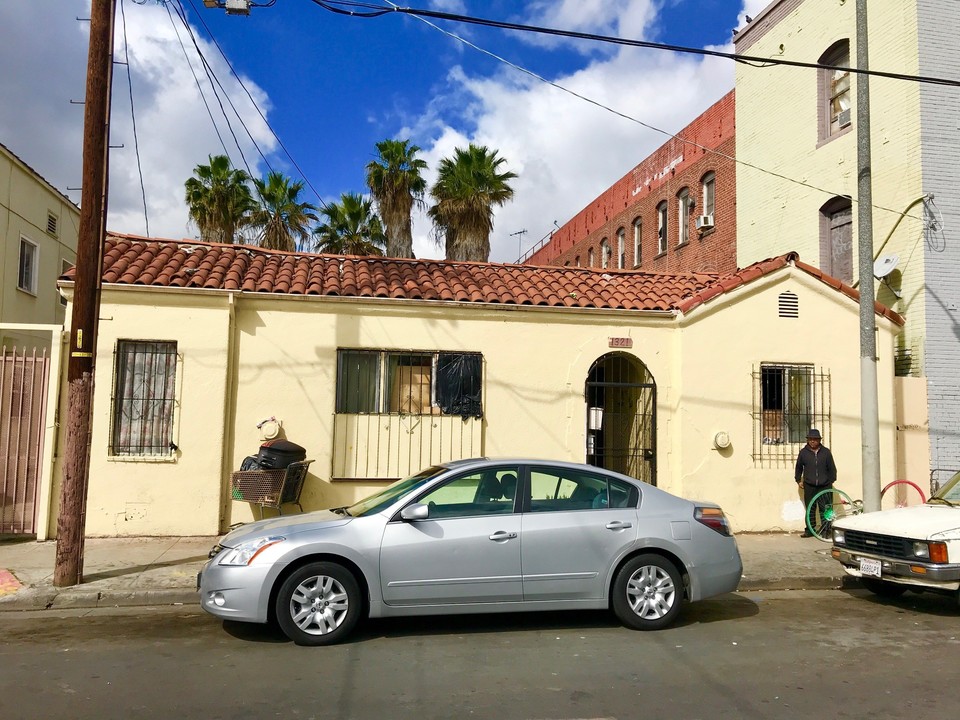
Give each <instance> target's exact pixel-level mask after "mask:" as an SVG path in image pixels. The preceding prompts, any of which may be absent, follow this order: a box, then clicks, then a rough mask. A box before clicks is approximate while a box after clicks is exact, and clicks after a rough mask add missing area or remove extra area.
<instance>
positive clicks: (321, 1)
mask: <svg viewBox="0 0 960 720" xmlns="http://www.w3.org/2000/svg"><path fill="white" fill-rule="evenodd" d="M334 1H335V0H334ZM311 2H313V3H314V4H316V5H319V6H321V7H323V8H325V9H328V10H331V11H332V12H335V13H337V14H341V15H349V16H351V17H363V18H370V17H380V16H382V15H386V14H388V13H391V12H394V10H393V9H392V8H384V7H383V6H382V5H372V4H369V3H358V2H344V1H341V2H337V4H340V5H350V6H356V7H366V8H379V10H377V11H371V12H368V13H353V12H349V11H345V10H341V9H338V8H331V7H328V5H329V4H330V3H329V2H327V1H326V0H311ZM384 2H386V3H387V4H388V5H391V6H393V7H394V8H397V10H396V11H398V12H402V11H405V10H409V9H404V8H399V6H397V5H395V4H394V3H393V2H391V0H384ZM407 14H409V15H411V16H412V17H414V18H415V19H417V20H419V21H420V22H422V23H424V24H425V25H427V26H429V27H431V28H433V29H434V30H436V31H437V32H440V33H442V34H444V35H446V36H448V37H450V38H452V39H454V40H456V41H458V42H460V43H462V44H464V45H466V46H468V47H470V48H472V49H474V50H476V51H477V52H480V53H482V54H484V55H487V56H489V57H491V58H493V59H494V60H497V61H498V62H501V63H503V64H505V65H507V66H509V67H511V68H513V69H515V70H517V71H519V72H521V73H525V74H527V75H529V76H530V77H532V78H534V79H536V80H538V81H540V82H543V83H545V84H547V85H550V86H551V87H554V88H556V89H557V90H560V91H561V92H565V93H567V94H569V95H571V96H573V97H575V98H577V99H579V100H582V101H584V102H586V103H589V104H591V105H594V106H596V107H598V108H600V109H602V110H605V111H606V112H609V113H612V114H613V115H616V116H618V117H621V118H623V119H624V120H628V121H630V122H633V123H636V124H637V125H640V126H641V127H644V128H647V129H648V130H652V131H653V132H656V133H659V134H661V135H665V136H666V137H669V138H671V139H673V140H676V141H678V142H681V143H684V144H686V145H690V146H692V147H694V148H696V149H698V150H702V151H704V152H706V153H709V154H711V155H714V156H716V157H719V158H722V159H725V160H729V161H730V162H732V163H735V164H736V165H740V166H742V167H746V168H750V169H751V170H756V171H758V172H761V173H763V174H765V175H769V176H771V177H775V178H778V179H780V180H785V181H787V182H790V183H793V184H795V185H799V186H801V187H805V188H807V189H809V190H815V191H817V192H822V193H825V194H827V195H830V196H831V197H850V201H851V202H852V203H856V204H859V202H860V201H859V199H857V198H855V197H851V196H849V195H847V194H846V193H843V192H836V191H833V190H829V189H827V188H823V187H820V186H818V185H814V184H812V183H809V182H806V181H805V180H798V179H796V178H792V177H790V176H788V175H784V174H783V173H779V172H777V171H775V170H770V169H768V168H764V167H761V166H759V165H756V164H754V163H751V162H747V161H746V160H742V159H739V158H737V157H735V156H733V155H728V154H726V153H723V152H721V151H719V150H716V149H714V148H710V147H707V146H705V145H701V144H700V143H697V142H694V141H693V140H688V139H686V138H684V137H681V136H680V135H677V134H675V133H671V132H670V131H668V130H663V129H661V128H658V127H656V126H655V125H651V124H649V123H646V122H644V121H642V120H640V119H638V118H635V117H633V116H631V115H627V114H626V113H624V112H621V111H619V110H616V109H614V108H611V107H609V106H608V105H604V104H603V103H601V102H599V101H597V100H593V99H592V98H589V97H587V96H585V95H582V94H581V93H578V92H576V91H574V90H571V89H569V88H567V87H565V86H563V85H561V84H559V83H557V82H554V81H553V80H548V79H547V78H545V77H543V76H542V75H539V74H538V73H536V72H534V71H532V70H529V69H527V68H525V67H523V66H521V65H518V64H516V63H514V62H512V61H510V60H507V59H506V58H503V57H501V56H499V55H497V54H496V53H493V52H491V51H489V50H487V49H485V48H483V47H480V46H479V45H476V44H475V43H472V42H470V41H469V40H467V39H465V38H463V37H461V36H460V35H457V34H456V33H453V32H450V31H448V30H445V29H443V28H441V27H440V26H438V25H436V24H435V23H432V22H430V21H429V20H427V19H426V17H425V16H427V15H430V16H433V15H441V16H444V19H456V18H459V17H464V18H467V16H457V15H453V14H451V13H434V12H433V11H423V12H420V11H417V12H415V13H414V12H410V13H407ZM468 19H469V20H476V18H468ZM478 24H484V25H490V26H493V27H496V26H498V25H499V24H497V23H494V22H493V21H483V22H480V23H478ZM502 25H506V26H510V27H508V28H507V29H519V28H528V27H529V28H534V27H535V26H520V25H517V24H516V23H502ZM514 26H515V27H514ZM554 34H569V33H567V31H556V33H554ZM572 35H574V36H580V35H583V36H585V37H584V39H592V36H590V35H589V34H587V33H572ZM596 37H597V38H603V37H606V36H596ZM613 39H614V38H612V39H611V40H613ZM634 42H635V43H637V44H638V45H639V46H642V47H655V48H657V49H671V48H674V47H681V46H671V45H662V44H658V43H645V42H642V41H632V42H623V43H620V44H625V45H629V44H633V43H634ZM701 54H705V53H701ZM706 54H713V53H706ZM726 55H730V53H727V54H726ZM740 57H741V58H748V56H740ZM748 59H749V60H751V61H752V60H763V59H762V58H748ZM813 66H814V67H817V68H833V69H843V70H849V69H850V68H841V67H839V66H837V67H834V66H827V65H813ZM871 72H872V71H871ZM958 85H960V83H958ZM871 207H872V208H874V209H877V210H882V211H884V212H888V213H894V214H896V215H899V214H900V211H899V210H894V209H893V208H888V207H885V206H883V205H877V204H871ZM908 217H910V218H912V219H914V220H921V221H922V218H918V217H916V216H914V215H909V216H908Z"/></svg>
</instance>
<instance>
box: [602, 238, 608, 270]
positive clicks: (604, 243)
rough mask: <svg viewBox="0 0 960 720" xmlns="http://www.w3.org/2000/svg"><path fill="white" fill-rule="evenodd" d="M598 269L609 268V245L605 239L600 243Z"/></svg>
mask: <svg viewBox="0 0 960 720" xmlns="http://www.w3.org/2000/svg"><path fill="white" fill-rule="evenodd" d="M600 267H602V268H607V267H610V243H608V242H607V239H606V238H604V239H603V240H601V241H600Z"/></svg>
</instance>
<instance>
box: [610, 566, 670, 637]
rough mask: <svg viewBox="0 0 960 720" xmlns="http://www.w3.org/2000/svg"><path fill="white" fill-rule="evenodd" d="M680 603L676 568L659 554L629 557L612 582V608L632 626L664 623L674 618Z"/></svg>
mask: <svg viewBox="0 0 960 720" xmlns="http://www.w3.org/2000/svg"><path fill="white" fill-rule="evenodd" d="M682 603H683V584H682V580H681V578H680V571H679V570H677V568H676V566H674V564H673V563H672V562H670V561H669V560H667V559H666V558H665V557H661V556H660V555H638V556H637V557H635V558H632V559H630V560H629V561H627V563H626V564H624V566H623V567H622V568H620V572H619V573H617V578H616V580H615V581H614V583H613V612H614V613H615V614H616V616H617V618H618V619H619V620H620V622H622V623H623V624H624V625H626V626H627V627H630V628H633V629H634V630H659V629H661V628H665V627H667V626H668V625H670V624H671V623H672V622H673V621H674V620H676V619H677V615H679V614H680V606H681V604H682Z"/></svg>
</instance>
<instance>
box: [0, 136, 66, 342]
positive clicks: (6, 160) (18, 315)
mask: <svg viewBox="0 0 960 720" xmlns="http://www.w3.org/2000/svg"><path fill="white" fill-rule="evenodd" d="M48 212H49V213H53V214H54V215H56V216H57V223H58V229H57V233H56V234H55V235H51V234H49V233H48V232H47V213H48ZM79 225H80V210H79V208H77V206H76V205H74V204H73V203H71V202H70V201H69V200H68V199H67V198H65V197H64V196H63V195H61V194H60V193H59V192H57V191H56V190H55V189H54V188H53V187H51V186H50V185H49V184H48V183H47V182H46V181H45V180H43V178H41V177H39V176H38V175H37V174H36V173H35V172H34V171H33V170H31V169H30V168H29V167H28V166H26V165H25V164H24V163H23V162H22V161H21V160H19V159H18V158H17V157H16V156H14V155H13V154H12V153H10V152H9V151H8V150H6V148H4V147H3V146H2V145H0V322H3V323H27V324H56V325H59V324H62V323H63V319H64V306H63V305H62V304H61V302H60V295H59V293H58V292H57V287H56V284H57V278H58V277H59V276H60V274H61V271H62V262H63V261H64V260H65V261H67V262H69V263H70V264H74V263H75V262H76V252H77V232H78V229H79ZM21 237H24V238H26V239H28V240H29V241H30V242H32V243H34V244H35V245H37V246H38V252H39V258H38V259H39V265H38V269H37V293H36V294H32V293H29V292H25V291H24V290H21V289H19V288H18V287H17V279H18V273H19V267H20V238H21ZM3 344H5V345H8V346H9V345H17V346H23V345H26V346H28V347H38V348H39V347H46V348H49V344H50V336H49V333H31V332H15V331H3V332H0V345H3Z"/></svg>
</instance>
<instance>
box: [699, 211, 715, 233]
mask: <svg viewBox="0 0 960 720" xmlns="http://www.w3.org/2000/svg"><path fill="white" fill-rule="evenodd" d="M712 229H713V215H700V216H699V217H698V218H697V230H712Z"/></svg>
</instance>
